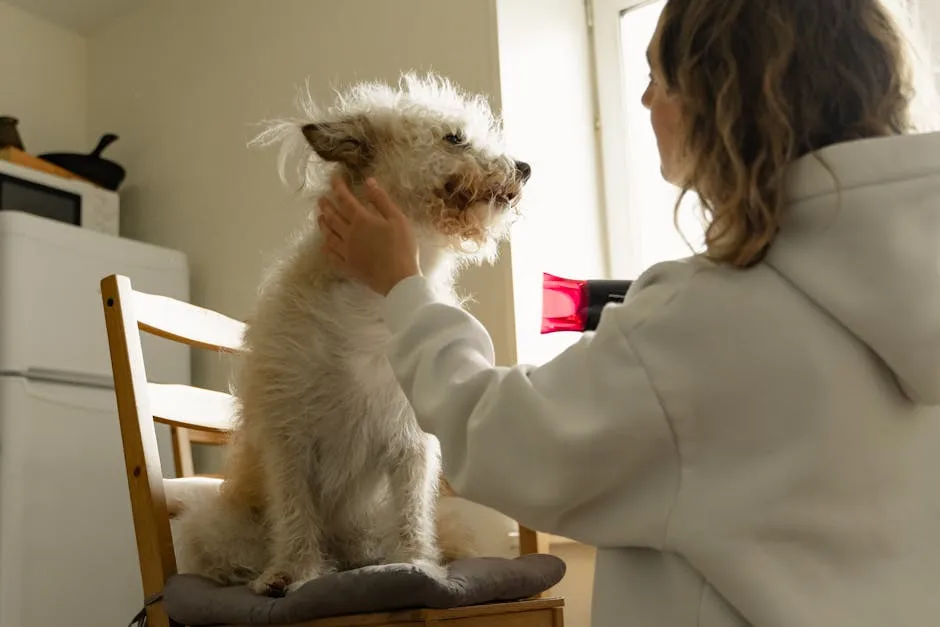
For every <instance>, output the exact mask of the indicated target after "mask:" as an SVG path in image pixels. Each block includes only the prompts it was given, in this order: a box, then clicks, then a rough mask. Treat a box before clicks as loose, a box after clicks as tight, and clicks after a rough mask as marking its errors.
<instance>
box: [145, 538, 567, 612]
mask: <svg viewBox="0 0 940 627" xmlns="http://www.w3.org/2000/svg"><path fill="white" fill-rule="evenodd" d="M564 574H565V563H564V561H562V560H561V559H559V558H558V557H556V556H554V555H547V554H533V555H524V556H521V557H518V558H515V559H508V558H500V557H475V558H467V559H462V560H457V561H455V562H453V563H451V564H450V565H449V566H448V569H447V576H446V577H445V578H436V577H433V576H431V575H430V574H428V573H427V572H426V571H424V570H422V569H421V568H418V567H417V566H414V565H411V564H381V565H375V566H365V567H362V568H357V569H354V570H347V571H342V572H337V573H332V574H329V575H324V576H322V577H319V578H317V579H314V580H313V581H310V582H307V583H306V584H305V585H303V586H302V587H300V588H298V589H297V590H295V591H294V592H292V593H291V594H288V595H287V596H286V597H283V598H270V597H265V596H260V595H257V594H255V593H253V592H251V591H250V590H249V589H248V588H247V587H246V586H223V585H220V584H218V583H216V582H214V581H211V580H209V579H206V578H204V577H200V576H198V575H193V574H188V575H187V574H183V575H174V576H172V577H170V579H169V580H168V581H167V582H166V586H165V587H164V590H163V604H164V607H165V608H166V612H167V614H168V615H169V616H170V618H172V619H173V620H174V621H176V622H177V623H180V624H184V625H189V626H190V627H199V626H203V625H205V626H208V625H219V624H231V625H296V624H305V621H306V622H309V621H314V620H315V619H326V618H328V617H341V616H346V617H349V615H352V614H358V615H372V616H373V617H371V618H367V617H358V618H357V619H356V620H358V621H360V622H358V623H357V622H352V623H349V624H350V625H360V624H363V625H372V624H383V623H382V622H378V623H373V622H365V623H363V622H361V621H363V620H365V621H375V620H385V623H384V624H396V623H395V622H394V621H397V623H399V624H408V623H409V622H411V623H415V621H417V624H420V622H421V621H425V622H427V621H429V620H435V621H440V620H444V619H443V618H439V617H440V616H445V615H446V616H454V617H457V616H461V615H464V614H465V613H466V612H471V613H472V612H477V613H478V614H477V615H479V612H490V613H493V612H502V613H513V614H517V613H518V612H520V611H525V610H526V609H527V608H533V609H536V608H537V606H535V605H526V603H536V601H527V602H522V604H521V605H520V602H521V600H522V599H530V598H531V597H533V596H535V595H538V594H541V593H542V592H545V591H546V590H548V589H550V588H551V587H552V586H554V585H555V584H557V583H558V582H559V581H561V579H562V578H563V577H564ZM486 604H491V605H489V606H488V607H489V609H483V608H484V606H486ZM412 608H427V609H412ZM376 612H379V613H381V612H386V614H385V615H384V616H385V618H379V617H375V616H376V615H374V614H373V613H376ZM448 613H450V614H448ZM378 616H382V615H381V614H379V615H378ZM520 616H521V615H520ZM390 617H394V620H393V619H392V618H390ZM422 617H423V618H422ZM435 617H438V618H435ZM516 618H519V616H517V617H516ZM330 619H331V620H332V618H330ZM336 620H352V618H345V619H339V618H337V619H336ZM389 621H392V622H389ZM310 624H312V625H319V623H316V622H313V623H310ZM327 624H329V623H327ZM340 624H345V623H340ZM487 624H489V623H487ZM535 624H539V623H535Z"/></svg>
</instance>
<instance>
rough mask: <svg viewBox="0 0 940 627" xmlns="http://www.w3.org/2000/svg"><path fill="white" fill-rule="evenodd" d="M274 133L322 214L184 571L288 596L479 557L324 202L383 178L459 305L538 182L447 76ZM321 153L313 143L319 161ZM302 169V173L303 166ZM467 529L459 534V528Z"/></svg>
mask: <svg viewBox="0 0 940 627" xmlns="http://www.w3.org/2000/svg"><path fill="white" fill-rule="evenodd" d="M301 111H302V117H301V118H299V119H295V120H287V121H279V122H275V123H273V124H271V125H270V126H269V128H268V130H267V131H265V132H264V133H262V134H261V135H260V136H259V137H258V139H257V140H256V143H257V144H258V145H271V144H276V143H279V144H281V146H282V150H281V153H280V158H279V169H280V170H281V172H282V177H283V178H284V180H285V181H289V179H290V177H291V175H292V174H293V175H294V176H297V177H298V178H299V182H300V184H301V189H302V191H303V192H304V193H305V194H307V195H309V196H310V197H311V199H312V202H311V219H310V220H309V221H308V223H307V226H306V227H305V228H304V229H303V230H302V232H301V233H299V234H298V236H297V237H296V238H294V241H293V243H292V244H291V246H289V247H288V249H287V251H286V253H285V254H284V256H283V258H282V259H281V260H280V262H279V263H277V264H276V266H275V267H274V268H273V269H272V271H271V272H270V273H269V275H268V276H267V278H266V280H265V281H264V283H263V286H262V289H261V292H260V298H259V300H258V302H257V305H256V308H255V311H254V315H253V316H252V317H251V322H250V324H249V326H248V329H247V332H246V335H245V349H246V351H245V354H244V356H243V357H241V358H240V362H239V364H238V367H237V370H236V376H235V380H234V386H233V391H234V393H235V395H236V398H237V400H238V402H239V424H238V429H237V430H236V432H235V434H234V436H233V441H232V445H231V447H230V451H229V459H228V464H227V468H226V473H225V476H226V479H225V482H224V484H223V486H222V489H221V491H220V493H219V494H218V496H217V497H215V498H212V499H208V500H203V501H200V502H191V503H188V504H187V505H186V507H185V509H184V512H183V514H182V516H181V518H180V521H179V527H178V528H179V530H180V534H181V536H182V540H181V542H180V543H179V549H178V550H179V557H180V570H181V571H183V572H197V573H201V574H203V575H206V576H209V577H212V578H214V579H216V580H218V581H221V582H223V583H245V582H250V585H251V587H252V589H253V590H255V591H256V592H261V593H266V594H282V593H284V592H285V591H286V590H289V589H293V588H295V587H297V586H298V585H301V584H302V583H304V582H306V581H309V580H311V579H313V578H315V577H317V576H319V575H321V574H323V573H327V572H331V571H334V570H338V569H348V568H354V567H357V566H362V565H366V564H374V563H382V562H410V563H414V564H418V565H421V566H423V567H426V568H428V569H430V570H431V571H433V572H436V573H438V572H439V571H440V568H441V566H440V565H441V561H442V560H441V548H442V546H443V547H444V553H445V555H446V557H449V558H454V557H459V556H460V555H462V554H464V553H465V552H466V550H467V547H465V546H464V538H462V537H461V534H460V532H459V531H455V528H454V527H453V524H452V523H450V524H449V525H448V524H447V523H446V522H445V523H444V524H441V522H440V521H438V522H437V529H435V525H436V521H435V510H436V501H437V487H438V485H439V480H440V460H439V452H438V449H437V442H436V440H435V439H434V438H433V437H431V436H428V435H427V434H424V433H423V432H422V431H421V430H420V428H419V427H418V425H417V423H416V421H415V418H414V415H413V413H412V411H411V408H410V406H409V404H408V402H407V400H406V398H405V397H404V395H403V393H402V391H401V389H400V387H399V386H398V383H397V381H396V380H395V377H394V375H393V372H392V370H391V368H390V366H389V364H388V362H387V360H386V358H385V347H386V344H387V343H388V341H389V333H388V331H387V330H386V328H385V326H384V325H383V322H382V318H381V313H380V311H381V308H380V306H381V299H380V297H379V296H377V295H376V294H374V293H373V292H371V291H370V290H368V289H367V288H365V287H364V286H362V285H360V284H357V283H355V282H351V281H349V280H346V279H344V278H343V277H340V276H338V275H336V274H335V273H334V272H333V271H332V270H331V269H330V267H329V266H328V265H327V263H326V262H325V260H324V259H323V257H322V256H321V253H320V250H319V248H320V234H319V232H318V231H317V229H316V226H315V215H316V209H315V207H316V202H315V199H316V198H318V197H319V196H320V195H322V194H325V193H328V189H329V188H328V181H329V178H330V177H331V176H333V175H334V174H335V173H336V172H340V173H342V174H343V175H344V176H345V177H346V178H347V179H348V180H349V182H350V184H351V187H352V189H353V190H354V193H357V194H359V193H360V192H361V185H362V183H363V182H364V180H365V179H366V178H367V177H369V176H374V177H375V178H377V179H378V180H379V181H380V182H381V183H382V185H383V186H384V187H385V188H386V189H387V190H388V192H389V194H390V195H391V196H392V198H393V199H394V200H395V201H396V202H397V203H398V204H399V205H400V206H401V207H402V209H403V211H404V212H405V213H406V214H407V215H408V216H409V217H410V219H411V221H412V222H413V224H414V226H415V229H416V233H417V236H418V240H419V248H420V255H421V256H420V259H421V267H422V271H423V273H424V274H425V276H427V277H429V278H430V279H431V280H432V281H433V284H434V286H435V288H436V289H437V291H438V292H439V294H440V297H441V298H443V299H447V300H449V301H451V302H454V303H456V302H457V298H456V296H455V294H454V291H453V280H454V273H455V271H456V269H457V268H458V265H459V264H460V263H467V262H480V261H483V260H486V259H491V258H492V255H493V254H494V251H495V249H496V244H497V243H498V241H499V240H500V239H501V238H503V237H505V236H506V234H507V232H508V225H509V222H510V220H511V219H512V217H513V215H514V207H515V204H516V201H517V200H518V198H519V196H520V194H521V192H522V187H523V185H524V183H525V181H526V179H527V178H528V174H529V169H528V166H527V165H525V164H523V163H521V162H516V161H514V160H513V159H511V158H510V157H509V156H508V155H507V154H506V152H505V149H504V147H503V146H502V142H501V128H500V126H499V123H498V121H497V120H496V119H495V117H494V116H493V114H492V112H491V111H490V108H489V107H488V105H487V104H486V101H485V100H484V99H483V98H482V97H479V96H476V97H473V96H467V95H465V94H463V93H461V92H460V91H459V90H458V89H457V88H456V87H454V86H453V85H452V84H451V83H449V82H448V81H446V80H444V79H442V78H440V77H437V76H433V75H428V76H417V75H413V74H409V75H405V76H404V77H403V78H402V81H401V84H400V85H399V86H398V88H393V87H390V86H387V85H382V84H379V83H366V84H360V85H356V86H354V87H352V88H351V89H349V90H348V91H346V92H344V93H340V94H338V97H337V99H336V102H335V103H334V104H333V105H332V106H331V107H329V108H327V109H325V110H321V109H320V108H318V107H316V106H315V105H314V104H313V102H312V99H310V98H309V96H308V97H307V98H304V99H302V102H301ZM311 149H312V151H311ZM294 164H296V168H294V167H293V166H294ZM448 530H449V531H448Z"/></svg>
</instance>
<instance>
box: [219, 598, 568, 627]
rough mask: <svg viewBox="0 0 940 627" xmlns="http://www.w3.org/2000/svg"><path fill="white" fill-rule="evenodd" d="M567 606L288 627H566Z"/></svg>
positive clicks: (484, 608)
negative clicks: (437, 626) (439, 625)
mask: <svg viewBox="0 0 940 627" xmlns="http://www.w3.org/2000/svg"><path fill="white" fill-rule="evenodd" d="M564 606H565V602H564V600H563V599H560V598H545V599H528V600H524V601H507V602H504V603H489V604H485V605H474V606H470V607H457V608H451V609H445V610H431V609H417V610H402V611H399V612H376V613H372V614H352V615H349V616H334V617H331V618H318V619H315V620H311V621H307V622H303V623H294V624H291V625H286V626H285V627H386V626H396V627H402V626H413V627H417V626H418V625H433V624H434V623H446V625H447V627H480V626H481V625H486V626H487V627H564V619H563V612H564ZM226 627H250V625H227V626H226Z"/></svg>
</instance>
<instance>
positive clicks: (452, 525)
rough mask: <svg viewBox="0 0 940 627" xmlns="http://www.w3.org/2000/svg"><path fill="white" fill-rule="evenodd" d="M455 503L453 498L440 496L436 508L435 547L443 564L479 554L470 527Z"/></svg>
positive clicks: (455, 499)
mask: <svg viewBox="0 0 940 627" xmlns="http://www.w3.org/2000/svg"><path fill="white" fill-rule="evenodd" d="M457 501H458V498H457V497H455V496H442V497H441V499H440V501H439V502H438V506H437V520H436V527H437V528H436V532H437V547H438V550H439V551H440V555H441V561H442V562H443V563H444V564H449V563H450V562H453V561H456V560H459V559H462V558H465V557H477V556H479V553H480V551H479V547H478V546H477V543H476V538H475V536H474V533H473V531H472V529H471V528H470V525H469V524H467V522H466V521H465V520H464V519H463V517H462V516H461V515H460V511H459V510H458V508H457V507H456V505H457Z"/></svg>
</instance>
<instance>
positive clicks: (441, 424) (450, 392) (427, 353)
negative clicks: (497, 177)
mask: <svg viewBox="0 0 940 627" xmlns="http://www.w3.org/2000/svg"><path fill="white" fill-rule="evenodd" d="M385 313H386V321H387V323H388V325H389V327H390V328H391V330H392V332H393V335H394V340H393V345H392V350H391V352H390V359H391V363H392V367H393V368H394V370H395V373H396V375H397V376H398V379H399V381H400V383H401V385H402V388H403V389H404V391H405V394H406V395H407V397H408V399H409V400H410V401H411V403H412V406H413V407H414V410H415V413H416V415H417V419H418V422H419V423H420V425H421V427H422V428H423V429H424V430H425V431H427V432H428V433H431V434H433V435H435V436H437V438H438V439H439V441H440V444H441V452H442V457H443V463H444V473H445V476H446V478H447V480H448V481H449V482H450V484H451V485H452V486H453V488H454V489H455V490H456V491H457V493H458V494H460V495H461V496H463V497H465V498H467V499H469V500H471V501H475V502H477V503H480V504H482V505H486V506H490V507H493V508H494V509H497V510H499V511H502V512H503V513H505V514H507V515H509V516H512V517H514V518H515V519H517V520H519V521H520V522H521V523H523V524H525V525H526V526H529V527H533V528H536V529H539V530H540V531H548V532H553V533H558V534H562V535H565V536H568V537H571V538H574V539H577V540H581V541H583V542H587V543H590V544H593V545H597V546H605V545H608V546H609V545H614V546H623V545H627V544H631V545H645V546H660V545H661V543H662V542H663V540H664V536H665V527H666V521H667V519H668V516H669V512H670V510H671V507H672V503H673V501H674V498H675V493H676V489H677V483H678V459H677V454H676V450H675V445H674V442H673V437H672V433H671V430H670V428H669V424H668V422H667V420H666V417H665V415H664V412H663V410H662V407H661V406H660V404H659V401H658V399H657V396H656V393H655V392H654V390H653V388H652V387H651V385H650V382H649V380H648V379H647V375H646V372H645V370H644V368H643V366H642V364H641V363H640V362H639V360H638V359H637V356H636V354H635V353H634V351H633V350H632V348H631V346H630V343H629V342H628V341H627V337H626V335H625V334H624V332H623V330H622V329H621V327H620V325H619V321H618V319H617V318H618V317H617V315H616V314H615V311H614V310H613V308H608V310H607V311H606V312H605V315H604V316H603V318H602V320H601V323H600V325H599V326H598V329H597V331H596V333H592V334H585V335H584V336H583V337H582V338H581V340H580V341H579V342H577V343H576V344H575V345H574V346H572V347H570V348H569V349H568V350H567V351H565V352H564V353H562V354H561V355H559V356H558V357H556V358H555V359H554V360H552V361H551V362H549V363H547V364H545V365H543V366H541V367H539V368H534V367H527V366H517V367H514V368H497V367H494V365H493V364H494V355H493V346H492V342H491V340H490V337H489V335H488V334H487V332H486V331H485V329H484V328H483V326H482V325H481V324H480V323H479V322H478V321H477V320H476V319H475V318H473V317H472V316H471V315H470V314H468V313H466V312H465V311H463V310H461V309H458V308H456V307H453V306H450V305H447V304H443V303H440V302H436V301H435V299H434V296H433V294H432V292H431V289H430V286H429V284H428V283H427V281H426V280H425V279H424V278H422V277H420V276H413V277H411V278H408V279H406V280H404V281H402V282H401V283H399V284H398V285H397V286H396V287H395V288H394V289H392V290H391V292H389V294H388V297H387V300H386V312H385Z"/></svg>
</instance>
